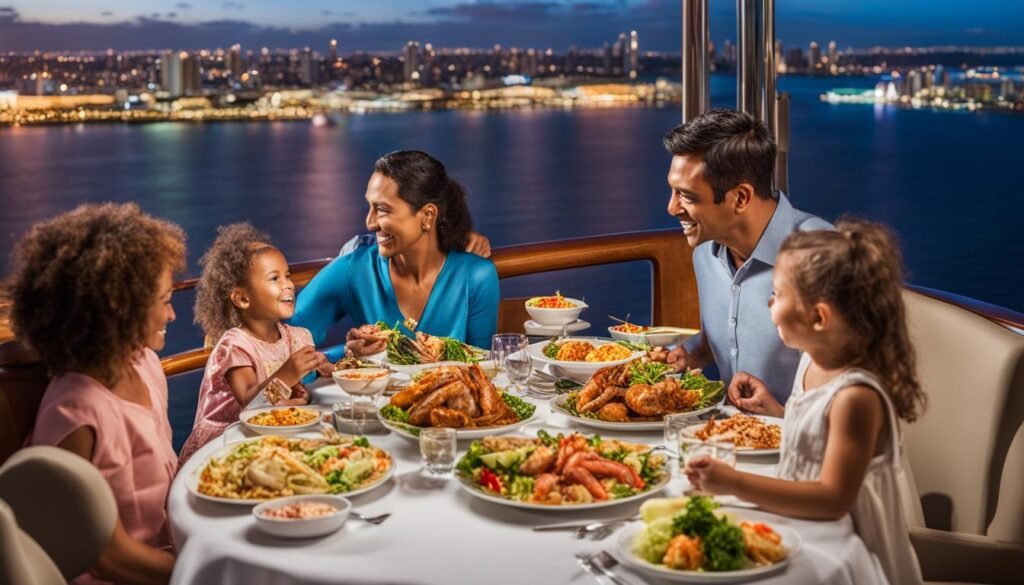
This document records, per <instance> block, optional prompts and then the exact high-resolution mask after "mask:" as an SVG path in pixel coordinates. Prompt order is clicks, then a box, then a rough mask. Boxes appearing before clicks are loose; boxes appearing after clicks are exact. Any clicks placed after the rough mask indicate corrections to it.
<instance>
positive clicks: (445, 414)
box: [430, 407, 475, 429]
mask: <svg viewBox="0 0 1024 585" xmlns="http://www.w3.org/2000/svg"><path fill="white" fill-rule="evenodd" d="M430 426H433V427H449V428H453V429H462V428H466V427H472V426H475V425H474V424H473V419H471V418H469V416H468V415H467V414H466V413H465V412H462V411H460V410H454V409H451V408H444V407H440V408H435V409H434V410H431V411H430Z"/></svg>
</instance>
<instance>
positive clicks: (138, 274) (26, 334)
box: [3, 203, 185, 384]
mask: <svg viewBox="0 0 1024 585" xmlns="http://www.w3.org/2000/svg"><path fill="white" fill-rule="evenodd" d="M184 267H185V232H183V231H182V229H181V228H180V227H178V226H177V225H174V224H173V223H170V222H167V221H164V220H160V219H156V218H154V217H152V216H150V215H147V214H145V213H143V212H142V211H141V210H140V209H139V207H138V206H137V205H135V204H133V203H128V204H114V203H106V204H103V205H94V204H90V205H81V206H79V207H78V208H77V209H75V210H74V211H70V212H68V213H64V214H62V215H58V216H57V217H55V218H53V219H50V220H47V221H44V222H40V223H38V224H36V225H35V226H33V227H32V229H31V230H30V231H29V233H28V234H27V235H26V236H25V237H24V238H22V240H21V241H20V242H19V243H18V244H17V246H16V247H15V249H14V252H13V253H12V255H11V273H10V276H9V277H8V279H7V282H6V283H5V286H4V291H3V293H4V294H3V296H5V297H7V298H8V299H9V300H10V302H11V308H10V311H11V312H10V318H11V326H12V328H13V329H14V333H15V335H16V336H17V337H18V338H19V339H20V340H21V341H22V343H24V344H25V345H26V346H27V347H28V348H29V349H31V350H32V351H34V352H36V353H37V354H38V355H39V358H40V359H41V360H42V362H43V363H44V364H46V366H47V368H48V369H49V370H50V373H51V374H52V375H58V376H59V375H61V374H65V373H67V372H83V371H88V372H90V373H95V374H97V375H99V376H100V377H101V378H103V381H104V382H108V383H111V384H113V383H116V382H117V380H118V379H119V377H120V375H121V373H122V372H124V370H125V369H126V368H127V367H128V366H129V365H130V364H131V362H132V361H134V360H135V359H136V358H137V357H138V355H139V353H140V352H141V351H142V350H143V349H144V348H145V346H146V324H147V321H148V319H147V316H148V313H149V309H150V307H151V306H152V305H153V303H154V299H155V298H156V296H157V295H158V294H160V292H161V291H158V290H157V286H158V284H159V280H160V275H161V274H162V273H163V271H164V270H166V269H168V268H169V269H170V270H171V272H172V273H178V272H181V271H182V270H183V269H184Z"/></svg>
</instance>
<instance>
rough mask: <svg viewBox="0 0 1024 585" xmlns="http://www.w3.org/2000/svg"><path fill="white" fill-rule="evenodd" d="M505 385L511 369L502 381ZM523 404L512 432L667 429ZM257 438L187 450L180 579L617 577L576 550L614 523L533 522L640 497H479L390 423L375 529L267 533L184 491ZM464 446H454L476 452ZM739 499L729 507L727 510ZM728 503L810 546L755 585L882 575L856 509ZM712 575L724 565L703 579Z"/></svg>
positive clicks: (363, 500) (231, 509) (233, 510)
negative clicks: (600, 426)
mask: <svg viewBox="0 0 1024 585" xmlns="http://www.w3.org/2000/svg"><path fill="white" fill-rule="evenodd" d="M495 383H496V385H498V386H499V387H504V386H505V385H506V384H505V383H506V380H505V379H504V374H502V373H499V374H498V376H497V377H496V378H495ZM311 389H312V395H313V396H314V399H315V401H316V402H320V403H321V405H320V408H322V410H323V412H324V413H325V414H326V415H328V416H330V414H331V413H332V403H334V402H336V401H337V400H338V399H339V397H338V396H337V392H338V391H337V388H336V387H335V386H334V384H333V382H332V381H331V380H330V379H326V380H321V381H319V382H318V383H315V384H313V385H312V386H311ZM528 391H529V392H530V394H531V395H527V396H525V398H524V399H525V400H527V401H529V402H532V403H533V404H535V405H536V406H537V409H536V412H535V414H534V416H533V417H532V419H531V420H530V421H529V423H528V424H526V425H525V426H523V427H521V428H520V429H518V430H516V431H515V432H514V433H515V434H526V435H535V433H536V432H537V431H538V430H540V429H544V430H547V431H548V432H550V433H552V434H557V433H564V434H569V433H573V432H582V433H586V434H599V435H601V436H602V437H606V438H619V439H623V440H628V441H633V442H641V443H646V444H649V445H652V446H657V445H661V444H663V443H664V437H663V433H662V432H661V431H652V430H648V431H644V432H617V431H609V430H596V429H593V428H588V427H585V426H580V424H579V423H578V422H576V421H573V420H570V419H569V418H568V417H566V416H564V415H562V414H557V413H556V412H555V411H554V410H553V409H552V408H551V404H550V403H549V399H548V397H547V396H544V395H538V394H537V392H541V391H542V390H536V391H533V390H528ZM252 436H256V435H254V434H251V431H248V430H247V429H245V428H244V427H241V426H235V427H232V428H230V429H229V430H228V431H226V432H225V434H224V436H223V437H221V438H218V439H215V440H214V441H212V442H211V443H209V444H207V445H205V446H204V447H202V448H201V449H200V450H199V451H198V452H197V453H195V455H193V456H192V457H191V458H190V459H189V460H188V461H187V462H186V463H185V465H184V466H183V468H182V469H181V470H180V471H179V473H178V475H177V477H176V478H175V480H174V482H173V484H172V485H171V489H170V493H169V496H168V502H167V507H168V516H169V519H170V528H171V532H172V537H173V540H174V543H175V546H176V548H177V554H178V557H177V562H176V564H175V567H174V572H173V575H172V579H171V582H172V583H173V584H193V583H194V584H205V583H217V584H224V585H232V584H239V585H242V584H245V585H264V584H266V585H269V584H282V585H292V584H295V585H298V584H321V583H322V584H328V583H330V584H336V583H345V584H352V585H357V584H367V585H370V584H410V585H412V584H417V585H420V584H423V585H426V584H438V585H442V584H444V585H451V584H455V585H460V584H467V585H471V584H481V585H483V584H487V585H503V584H529V585H546V584H561V583H567V584H580V585H586V584H593V583H595V582H598V583H605V584H608V583H613V581H611V580H609V579H608V577H607V576H595V575H593V574H590V573H588V572H586V571H584V569H583V568H582V567H581V564H580V563H579V562H578V561H577V558H576V555H577V554H586V555H590V554H595V553H598V552H600V551H609V552H610V553H611V554H612V556H613V557H616V558H617V560H619V561H622V559H621V558H618V557H621V556H622V553H621V551H618V552H617V549H616V548H615V546H616V539H617V538H618V537H619V536H620V531H622V530H624V528H619V529H618V531H615V532H612V533H611V534H610V535H609V536H608V537H607V538H605V539H601V540H594V539H593V538H592V537H588V538H583V539H577V538H575V536H576V535H575V533H574V532H573V531H571V530H555V531H543V532H538V531H534V530H533V527H534V526H537V525H542V524H548V523H556V522H580V523H586V522H590V521H600V520H612V519H620V518H627V517H631V516H634V515H636V514H637V513H638V510H639V507H640V504H641V503H642V500H641V501H630V502H624V503H621V504H618V505H612V506H608V507H604V508H599V509H590V510H577V509H572V508H571V507H564V508H550V509H543V510H534V509H520V508H515V507H511V506H507V505H503V504H500V503H495V502H491V501H487V500H484V499H481V498H479V497H476V496H475V495H473V494H472V493H470V492H469V490H467V489H466V487H465V486H463V485H461V484H460V482H459V481H458V480H457V479H456V478H454V477H452V476H436V475H433V474H431V473H429V472H428V471H427V470H426V469H425V468H424V466H423V462H422V458H421V455H420V451H419V446H418V444H417V443H416V442H414V441H413V440H410V439H409V438H407V437H403V436H400V435H398V434H395V433H391V432H388V431H387V430H385V429H382V428H379V427H378V428H375V429H371V430H370V431H368V432H366V433H365V436H366V437H367V438H368V439H369V441H370V442H371V444H373V445H375V446H378V447H381V448H383V449H386V450H388V451H389V452H390V453H391V455H392V456H393V459H394V463H395V473H394V475H393V476H392V477H391V478H390V479H389V480H388V481H386V482H384V483H382V484H381V485H380V486H379V487H377V488H376V489H374V490H372V491H370V492H367V493H364V494H360V495H357V496H353V497H352V498H351V502H352V504H353V509H354V510H355V511H357V512H360V513H362V514H365V515H368V516H374V515H380V514H390V516H389V517H388V519H387V520H386V521H384V522H382V523H380V524H379V525H377V524H372V523H368V522H365V521H362V520H359V519H357V518H355V517H349V518H348V520H347V521H346V522H345V524H344V525H343V526H342V528H341V529H340V530H338V531H337V532H334V533H332V534H329V535H327V536H322V537H317V538H308V539H287V538H281V537H275V536H270V535H267V534H265V533H263V532H261V531H260V529H259V528H258V527H257V525H256V522H255V520H254V518H253V516H252V507H253V506H252V505H251V504H248V505H241V504H229V503H222V502H216V501H209V500H205V499H201V498H199V497H197V496H196V495H195V494H193V493H190V491H189V489H188V488H187V485H186V484H187V480H188V478H190V477H192V476H193V474H196V473H198V472H199V471H200V469H201V466H203V465H205V463H206V462H207V460H208V459H209V458H210V456H211V455H213V454H215V453H216V452H218V451H220V450H222V449H224V446H225V444H226V443H230V442H232V441H238V440H244V439H246V438H248V437H252ZM468 445H469V442H468V441H460V442H459V453H460V456H461V453H462V452H464V451H465V449H466V448H467V447H468ZM740 453H741V454H740V455H739V457H738V461H737V464H736V465H737V467H738V468H739V469H742V470H745V471H751V472H754V473H760V474H765V475H772V474H774V472H775V468H776V465H777V462H778V457H777V455H768V456H764V455H762V456H746V455H742V451H741V452H740ZM670 468H671V472H672V478H671V480H670V481H669V482H668V484H667V485H666V487H665V488H664V489H663V491H661V492H660V493H657V494H654V493H652V494H651V496H652V497H657V496H662V497H678V496H681V495H682V494H683V493H684V492H686V491H687V490H688V489H689V487H690V486H689V484H688V482H687V480H686V477H685V476H684V475H683V474H681V473H679V471H678V467H677V464H676V463H674V462H670ZM730 504H733V505H735V507H733V506H732V505H730ZM723 508H724V509H726V510H728V511H729V512H730V513H733V514H734V515H735V516H736V517H738V518H741V519H749V520H752V521H762V522H766V523H768V524H770V525H773V526H786V527H789V528H792V529H793V530H794V531H796V533H797V534H799V536H800V540H801V542H802V545H801V546H800V548H799V550H797V551H794V552H793V553H792V555H791V557H790V559H789V562H788V563H787V564H786V565H785V566H784V567H782V568H781V569H780V570H778V571H775V572H774V573H771V574H768V575H764V576H761V577H759V578H758V579H757V582H758V583H763V584H765V585H774V584H782V583H786V584H812V583H813V584H819V583H820V584H829V585H853V584H861V583H879V582H884V576H882V574H881V573H880V571H879V569H878V564H877V561H876V559H875V557H873V556H872V555H871V554H870V553H869V552H868V550H867V548H866V547H865V545H864V543H863V541H861V539H860V538H859V537H858V536H857V534H856V532H855V531H854V528H853V524H852V521H851V519H850V518H849V516H846V517H843V518H841V519H839V520H835V521H810V520H800V519H794V518H789V517H785V516H780V515H775V514H770V513H767V512H765V511H762V510H758V509H752V507H751V506H747V505H744V503H743V502H738V501H731V500H730V499H729V498H725V499H724V504H723ZM612 572H613V574H614V575H615V576H616V578H617V579H618V581H617V583H625V584H633V585H639V584H642V583H664V582H668V581H664V580H660V579H658V578H653V577H651V576H650V575H647V574H643V573H639V572H634V570H632V569H630V568H627V567H626V566H624V565H622V564H619V565H617V566H615V567H613V568H612ZM701 577H706V578H708V579H711V580H712V581H715V580H723V579H727V578H728V576H727V575H725V576H723V574H712V573H706V574H703V575H701Z"/></svg>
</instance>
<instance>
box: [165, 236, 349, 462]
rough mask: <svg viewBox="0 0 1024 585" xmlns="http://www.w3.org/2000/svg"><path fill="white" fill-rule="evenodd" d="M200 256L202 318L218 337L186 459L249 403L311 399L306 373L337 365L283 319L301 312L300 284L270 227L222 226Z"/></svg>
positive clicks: (302, 331) (198, 310)
mask: <svg viewBox="0 0 1024 585" xmlns="http://www.w3.org/2000/svg"><path fill="white" fill-rule="evenodd" d="M199 264H200V265H201V266H202V267H203V273H202V275H201V276H200V277H199V284H198V285H197V286H196V305H195V320H196V323H197V324H198V325H199V326H201V327H202V328H203V331H204V332H205V333H206V336H207V337H208V338H209V339H211V340H212V339H216V340H218V341H217V345H216V346H215V347H214V348H213V352H211V354H210V359H209V360H207V362H206V372H205V374H204V375H203V383H202V385H201V386H200V387H199V406H198V407H197V408H196V420H195V425H194V427H193V429H192V434H191V435H189V437H188V440H187V441H185V445H184V446H183V447H182V449H181V457H180V465H184V464H185V461H187V460H188V458H189V457H191V456H192V455H193V454H194V453H195V452H196V451H198V450H199V448H200V447H202V446H203V445H205V444H207V443H209V442H210V441H211V440H212V439H214V438H216V437H219V436H220V435H221V434H222V433H223V432H224V429H225V428H226V427H227V426H228V425H229V424H231V423H233V422H235V421H237V420H238V415H239V413H241V412H242V409H243V408H246V407H248V406H251V405H259V406H263V405H266V404H280V405H294V404H307V403H308V402H309V394H308V393H307V392H306V391H305V389H304V388H303V386H302V384H301V383H300V382H301V380H302V377H303V376H305V375H306V374H308V373H310V372H312V371H313V370H319V371H320V372H321V373H322V374H325V375H330V373H331V370H332V366H331V364H330V363H328V362H327V359H326V358H325V357H324V356H323V354H321V353H317V352H316V351H315V350H314V349H313V337H312V336H311V335H310V333H309V331H308V330H306V329H303V328H302V327H293V326H291V325H285V324H284V323H282V322H281V320H282V319H287V318H289V317H291V316H292V314H293V313H294V312H295V285H294V284H293V283H292V280H291V274H290V273H289V271H288V261H287V260H285V258H284V254H282V253H281V251H280V250H278V249H277V248H275V247H274V246H272V245H271V244H270V237H269V236H267V234H265V233H263V232H260V231H259V230H257V229H256V228H254V227H252V226H251V225H249V224H248V223H236V224H232V225H229V226H225V227H222V228H220V229H219V230H218V235H217V239H216V240H214V242H213V245H212V246H210V249H209V250H207V252H206V254H204V255H203V258H202V259H201V260H200V261H199Z"/></svg>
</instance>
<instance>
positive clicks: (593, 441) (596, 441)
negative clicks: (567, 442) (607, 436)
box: [587, 435, 607, 457]
mask: <svg viewBox="0 0 1024 585" xmlns="http://www.w3.org/2000/svg"><path fill="white" fill-rule="evenodd" d="M587 444H588V445H590V446H591V447H594V448H600V447H601V435H594V436H592V437H590V438H588V439H587ZM605 456H606V457H607V455H605Z"/></svg>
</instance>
